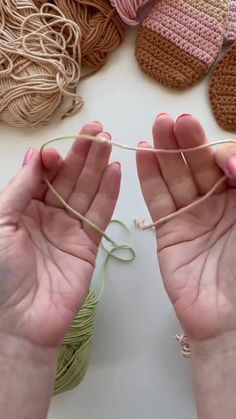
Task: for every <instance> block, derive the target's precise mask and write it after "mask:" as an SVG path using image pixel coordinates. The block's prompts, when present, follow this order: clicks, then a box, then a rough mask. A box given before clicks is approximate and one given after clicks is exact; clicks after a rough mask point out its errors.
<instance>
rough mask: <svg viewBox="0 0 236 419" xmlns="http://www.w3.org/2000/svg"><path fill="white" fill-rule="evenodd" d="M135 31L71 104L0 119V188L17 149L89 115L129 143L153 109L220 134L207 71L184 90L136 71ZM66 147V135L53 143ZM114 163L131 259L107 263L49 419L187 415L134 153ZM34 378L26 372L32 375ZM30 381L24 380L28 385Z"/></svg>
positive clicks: (69, 129)
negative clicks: (72, 377)
mask: <svg viewBox="0 0 236 419" xmlns="http://www.w3.org/2000/svg"><path fill="white" fill-rule="evenodd" d="M134 41H135V32H134V31H133V30H131V31H129V33H128V34H127V36H126V40H125V42H124V44H123V45H122V46H121V47H120V48H119V49H118V50H117V51H115V53H114V54H112V56H110V59H109V62H108V64H107V65H106V66H105V68H104V69H103V70H102V71H100V72H99V73H98V74H97V75H95V76H93V77H92V78H91V79H88V80H86V81H84V82H83V83H81V86H80V92H81V94H82V96H83V98H84V100H85V106H84V108H83V109H82V110H81V112H80V113H79V114H78V115H76V116H74V117H71V118H68V119H66V120H64V121H61V122H60V123H58V124H54V125H50V126H48V127H44V128H42V129H34V130H27V129H25V130H24V129H16V128H12V127H9V126H6V125H1V127H0V133H1V141H0V168H1V169H0V170H1V176H0V186H1V187H3V186H4V185H5V184H6V182H7V181H8V180H9V179H10V178H11V177H12V176H13V175H14V174H15V172H16V171H17V170H18V168H19V166H20V165H21V162H22V158H23V155H24V152H25V150H26V148H27V147H29V146H34V147H39V146H40V145H41V144H42V143H43V142H44V141H45V140H47V139H48V138H50V137H53V136H57V135H63V134H74V133H77V132H78V130H79V128H80V127H81V125H83V124H84V123H85V122H87V121H90V120H99V121H101V122H102V123H103V124H104V127H105V130H106V131H109V132H111V133H112V134H113V136H114V138H115V139H116V140H117V141H120V142H123V143H127V144H130V145H136V143H137V141H138V140H140V139H144V138H145V139H150V138H151V125H152V122H153V120H154V118H155V116H156V115H157V114H158V113H160V112H169V113H170V114H171V115H172V116H173V117H176V116H178V115H179V114H182V113H192V114H193V115H195V116H196V117H198V118H199V119H200V120H201V121H202V123H203V126H204V128H205V130H206V132H207V135H208V136H209V138H210V140H218V139H223V138H226V137H229V133H225V132H224V131H222V130H221V129H220V128H219V127H218V126H217V123H216V122H215V120H214V117H213V115H212V113H211V108H210V105H209V102H208V78H206V79H205V80H204V81H203V82H202V83H200V84H199V85H198V86H197V87H194V88H192V89H190V90H188V91H186V92H184V93H174V92H172V91H169V90H167V89H165V88H163V87H161V86H160V85H158V84H157V83H155V82H154V81H152V80H151V79H150V78H148V77H147V76H145V75H144V74H143V73H141V72H140V70H139V68H138V65H137V63H136V60H135V57H134ZM60 147H61V150H63V151H64V150H66V149H68V147H69V144H68V143H64V144H63V146H60ZM113 157H114V159H115V160H120V161H121V163H122V169H123V182H122V189H121V193H120V197H119V202H118V205H117V208H116V211H115V217H117V218H119V219H121V220H123V221H124V222H126V223H127V225H128V226H129V227H131V229H132V235H133V241H134V246H135V250H136V254H137V258H136V260H135V261H134V262H133V263H132V264H130V265H128V266H127V265H125V266H124V265H120V264H117V263H112V265H110V268H109V275H108V279H107V283H106V287H105V291H104V294H103V297H102V299H101V301H100V303H99V306H98V310H97V320H96V327H95V335H94V345H93V352H92V359H91V363H90V366H89V370H88V373H87V376H86V378H85V379H84V380H83V382H82V383H81V384H80V386H79V387H77V388H76V389H75V390H73V391H71V392H67V393H64V394H62V395H59V396H56V397H54V398H53V400H52V404H51V408H50V412H49V416H48V417H49V419H65V418H66V419H157V418H160V419H172V418H173V419H194V418H196V412H195V406H194V396H193V392H192V390H191V371H190V362H189V361H188V360H185V359H183V358H182V356H181V354H180V351H179V347H178V345H177V344H176V342H175V341H174V340H173V335H175V333H176V332H179V331H180V330H181V328H180V326H179V324H178V322H177V320H176V318H175V314H174V312H173V309H172V307H171V304H170V303H169V301H168V298H167V296H166V294H165V291H164V289H163V285H162V281H161V276H160V273H159V269H158V266H157V262H156V255H155V252H156V250H155V237H154V233H153V232H152V231H147V232H141V231H138V230H136V229H135V228H134V227H133V223H132V221H133V219H134V218H146V219H149V216H148V213H147V210H146V208H145V205H144V202H143V199H142V196H141V193H140V189H139V184H138V180H137V176H136V168H135V158H134V153H132V152H131V153H130V152H127V151H123V150H117V149H114V151H113ZM35 379H36V378H35ZM29 385H30V383H29Z"/></svg>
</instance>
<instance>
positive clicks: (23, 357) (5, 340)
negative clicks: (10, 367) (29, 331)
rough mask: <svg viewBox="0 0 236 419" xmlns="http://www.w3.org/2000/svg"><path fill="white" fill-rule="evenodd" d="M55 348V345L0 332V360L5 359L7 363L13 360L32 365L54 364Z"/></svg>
mask: <svg viewBox="0 0 236 419" xmlns="http://www.w3.org/2000/svg"><path fill="white" fill-rule="evenodd" d="M57 350H58V348H57V347H44V346H40V345H36V344H34V343H32V342H30V341H29V340H27V339H25V338H22V337H19V336H14V335H10V334H2V333H0V362H1V361H2V360H4V359H7V360H8V363H11V361H13V362H14V363H15V362H20V363H21V364H22V363H23V364H27V365H29V366H30V365H31V366H32V367H33V366H34V367H37V366H38V367H40V368H41V367H43V366H44V365H45V366H48V367H49V366H50V365H51V364H53V365H54V364H55V360H56V358H57Z"/></svg>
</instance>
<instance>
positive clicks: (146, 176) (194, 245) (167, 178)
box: [137, 114, 236, 346]
mask: <svg viewBox="0 0 236 419" xmlns="http://www.w3.org/2000/svg"><path fill="white" fill-rule="evenodd" d="M153 138H154V146H155V147H156V148H158V147H159V148H187V147H193V146H197V145H200V144H203V143H205V142H206V141H207V140H206V137H205V134H204V132H203V129H202V127H201V125H200V124H199V122H198V121H197V120H196V119H195V118H193V117H192V116H190V115H183V116H182V117H180V118H178V119H177V121H176V122H175V123H174V121H173V120H172V119H171V118H170V117H169V116H168V115H167V114H162V115H160V116H159V117H158V118H157V119H156V120H155V122H154V125H153ZM147 146H148V144H147V143H144V142H142V143H140V147H147ZM227 150H228V151H227V152H226V148H224V151H223V149H221V151H219V152H218V153H217V154H216V159H215V155H214V151H213V150H212V148H207V149H204V150H201V151H195V152H193V153H186V155H185V156H184V157H185V159H186V162H187V165H186V164H185V161H184V159H183V158H182V156H181V154H175V155H162V154H159V155H158V154H157V155H154V154H151V153H148V152H144V151H139V152H138V153H137V168H138V175H139V179H140V184H141V188H142V192H143V195H144V198H145V201H146V204H147V206H148V209H149V211H150V214H151V217H152V219H153V221H157V220H158V219H160V218H162V217H164V216H166V215H168V214H171V213H173V212H175V211H176V210H178V209H179V208H182V207H185V206H186V205H188V204H189V203H191V202H193V201H194V200H196V199H197V198H198V197H199V196H202V195H204V194H205V193H207V192H208V191H209V190H210V188H211V187H212V186H213V185H214V184H215V183H216V181H217V180H218V179H219V178H220V177H221V176H222V175H223V172H222V170H221V169H220V167H221V168H222V169H223V170H224V171H225V173H228V172H227V170H226V169H229V167H231V169H232V162H231V165H230V166H229V165H228V166H227V165H226V161H227V158H228V155H229V148H227ZM216 161H217V162H218V165H217V163H216ZM219 166H220V167H219ZM226 166H227V167H226ZM235 209H236V191H235V189H234V183H232V181H231V182H229V183H228V184H225V185H224V186H222V188H221V190H220V191H219V192H218V193H216V194H215V195H214V196H212V197H210V198H209V199H208V200H207V201H206V202H204V203H202V204H200V205H198V206H196V207H195V208H194V209H192V210H191V211H187V212H186V213H185V214H183V215H181V216H177V217H176V218H173V219H172V220H170V221H168V222H166V223H164V224H163V225H161V226H159V227H158V228H157V231H156V236H157V248H158V258H159V263H160V269H161V273H162V277H163V281H164V285H165V288H166V290H167V293H168V295H169V297H170V300H171V302H172V303H173V305H174V308H175V311H176V314H177V316H178V318H179V320H180V322H181V324H182V327H183V329H184V331H185V333H186V334H187V335H188V337H189V338H190V339H191V340H194V341H204V340H207V339H211V338H215V337H217V336H222V335H225V334H226V333H227V332H228V333H229V334H230V333H232V332H233V333H235V331H236V258H235V241H236V226H235V223H236V211H235ZM235 344H236V339H235V342H234V346H235Z"/></svg>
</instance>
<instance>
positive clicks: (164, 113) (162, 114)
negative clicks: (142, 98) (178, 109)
mask: <svg viewBox="0 0 236 419" xmlns="http://www.w3.org/2000/svg"><path fill="white" fill-rule="evenodd" d="M164 115H168V113H166V112H161V113H159V114H158V115H157V118H159V117H160V116H164Z"/></svg>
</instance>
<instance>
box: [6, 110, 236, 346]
mask: <svg viewBox="0 0 236 419" xmlns="http://www.w3.org/2000/svg"><path fill="white" fill-rule="evenodd" d="M81 133H86V134H90V135H98V134H100V135H104V136H107V137H109V135H108V134H107V133H103V132H102V126H101V124H100V123H98V122H92V123H89V124H87V125H85V126H84V127H83V129H82V131H81ZM206 141H207V140H206V137H205V134H204V132H203V129H202V127H201V125H200V124H199V122H198V121H197V120H196V119H195V118H193V117H192V116H190V115H183V116H181V117H180V118H178V119H177V121H176V122H174V121H173V120H172V119H171V118H170V116H168V115H167V114H161V115H159V116H158V117H157V118H156V120H155V122H154V124H153V143H154V147H156V148H158V147H159V148H178V147H179V148H185V147H191V146H196V145H199V144H202V143H204V142H206ZM148 146H149V147H151V145H148V144H147V143H145V142H142V143H140V144H139V147H140V151H139V152H138V153H137V170H138V177H139V181H140V185H141V189H142V192H143V196H144V199H145V201H146V204H147V207H148V209H149V211H150V214H151V217H152V219H153V220H154V221H156V220H158V219H159V218H161V217H163V216H166V215H168V214H170V213H172V212H174V211H176V210H177V209H179V208H181V207H184V206H186V205H187V204H189V203H190V202H192V201H194V200H195V199H196V198H197V197H198V196H200V195H203V194H205V193H206V192H207V191H208V190H209V189H210V188H211V187H212V186H213V184H214V183H215V182H216V181H217V180H218V179H219V178H220V177H221V176H222V172H225V173H226V174H227V175H228V176H229V177H230V178H233V177H234V167H235V162H236V157H234V152H235V150H234V148H233V147H232V146H230V147H229V146H227V147H224V148H221V149H220V150H219V151H218V152H216V154H214V151H213V150H212V149H211V148H208V149H204V150H201V151H197V152H194V153H188V154H187V155H186V156H184V157H185V159H186V162H187V164H186V163H185V161H184V159H183V157H182V155H181V154H176V155H161V154H160V155H154V154H152V153H148V152H145V151H142V147H148ZM110 153H111V146H109V145H108V144H103V145H100V144H96V143H90V142H88V141H86V140H85V141H83V140H82V141H81V140H77V141H75V142H74V144H73V145H72V147H71V149H70V151H69V153H68V155H67V156H66V158H65V159H64V160H63V159H62V158H61V157H60V155H59V154H58V153H57V151H56V150H52V149H46V150H44V152H43V166H44V168H42V166H41V162H40V156H39V153H38V152H37V151H33V150H29V151H28V153H27V155H26V157H25V160H24V164H23V167H22V169H21V170H20V172H19V173H18V174H17V175H16V177H15V178H14V179H13V180H12V181H11V182H10V183H9V185H8V186H7V187H6V188H5V189H4V190H3V191H2V192H1V195H0V336H1V334H2V335H4V336H6V335H9V334H10V335H12V336H14V337H19V338H20V339H22V338H23V339H25V340H27V341H28V342H31V343H32V344H34V345H39V346H40V347H45V348H47V347H57V346H58V345H59V344H60V342H61V341H62V339H63V337H64V335H65V334H66V332H67V330H68V328H69V326H70V324H71V322H72V320H73V318H74V316H75V314H76V313H77V312H78V310H79V309H80V307H81V305H82V303H83V301H84V298H85V296H86V293H87V291H88V289H89V285H90V281H91V278H92V274H93V270H94V265H95V259H96V254H97V251H98V246H99V243H100V239H101V238H100V237H99V236H98V235H97V234H96V233H95V232H94V231H92V230H91V229H90V228H89V227H88V226H86V225H83V224H81V223H79V222H78V220H75V219H73V218H72V217H71V216H70V215H69V214H68V213H67V212H66V211H65V210H64V209H63V208H62V207H61V205H60V203H59V202H58V201H57V199H56V198H55V197H54V196H53V195H52V193H51V192H50V191H49V190H47V188H46V187H45V186H44V185H43V184H42V181H41V179H42V173H43V170H46V171H47V176H48V178H49V179H50V180H51V182H52V184H53V186H54V187H55V189H56V190H57V191H58V192H59V193H60V194H61V196H62V197H63V198H64V199H65V200H66V201H67V202H68V203H69V204H70V205H71V206H72V207H73V208H74V209H76V210H77V211H79V212H80V213H82V214H83V215H84V216H85V217H87V218H88V219H90V220H91V221H93V222H94V223H95V224H97V225H98V226H99V227H100V228H102V229H103V230H105V229H106V227H107V226H108V224H109V222H110V219H111V217H112V214H113V211H114V208H115V205H116V201H117V198H118V195H119V188H120V181H121V169H120V164H119V163H117V162H116V163H112V164H109V163H108V161H109V156H110ZM235 175H236V171H235ZM235 179H236V176H235ZM235 222H236V192H235V190H234V181H233V180H229V182H228V184H227V185H224V186H223V187H222V190H221V191H220V192H219V193H218V194H215V195H214V196H213V197H211V198H210V199H208V200H207V201H206V202H205V203H203V204H201V205H200V206H197V207H196V208H195V209H194V210H192V211H189V212H187V213H185V214H184V215H182V216H181V217H176V218H174V219H172V220H171V221H169V222H167V223H165V224H163V225H162V226H161V227H159V228H158V230H157V231H156V236H157V248H158V259H159V263H160V268H161V272H162V276H163V281H164V285H165V288H166V290H167V293H168V295H169V297H170V300H171V302H172V303H173V305H174V308H175V311H176V314H177V316H178V318H179V320H180V322H181V324H182V327H183V330H184V331H185V332H186V333H187V335H188V336H189V338H190V339H191V340H192V341H195V342H204V341H207V340H209V339H212V338H215V337H217V336H221V335H222V334H225V333H231V332H234V331H235V330H236V258H235V255H234V251H235V250H234V249H235V248H234V246H235V241H236V227H235Z"/></svg>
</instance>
